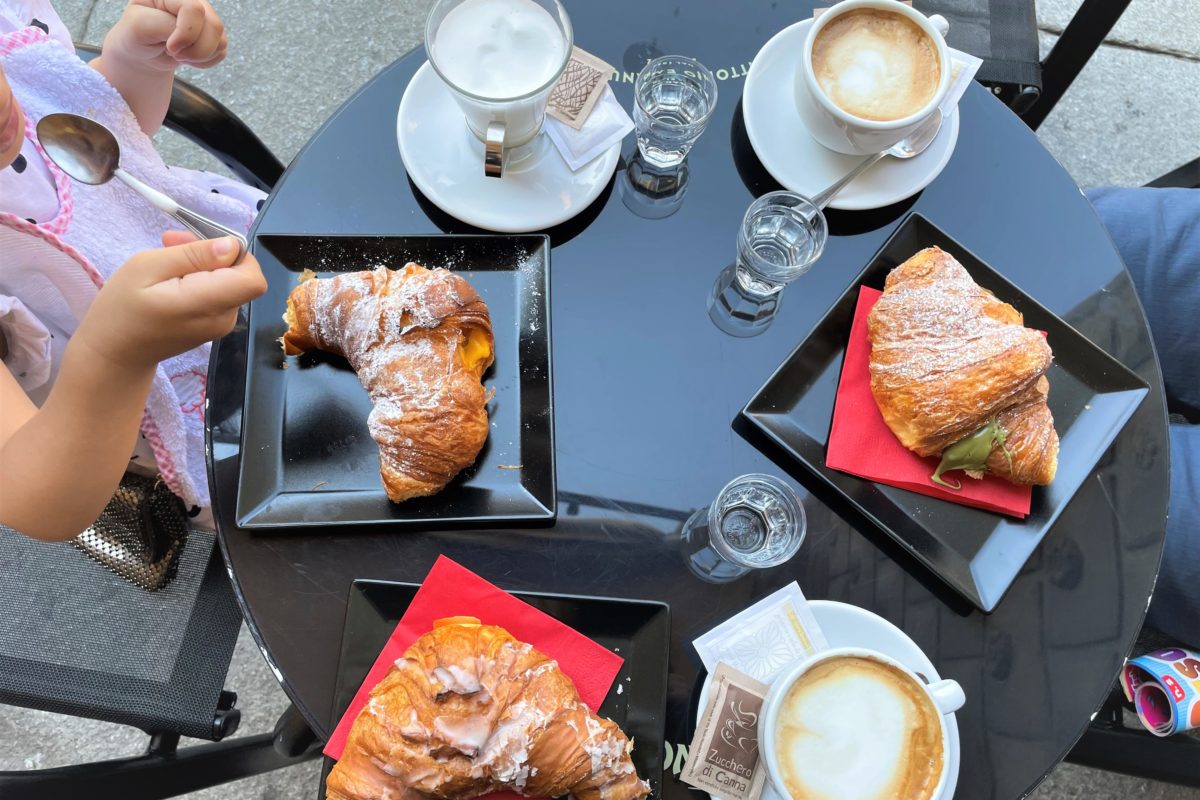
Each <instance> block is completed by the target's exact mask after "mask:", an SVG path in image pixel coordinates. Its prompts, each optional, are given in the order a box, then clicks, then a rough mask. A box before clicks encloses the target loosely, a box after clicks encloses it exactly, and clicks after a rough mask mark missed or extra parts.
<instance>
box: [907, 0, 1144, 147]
mask: <svg viewBox="0 0 1200 800" xmlns="http://www.w3.org/2000/svg"><path fill="white" fill-rule="evenodd" d="M915 5H916V7H917V8H919V9H920V10H921V11H923V12H925V13H926V14H941V15H942V16H944V17H945V18H946V19H947V20H949V21H950V33H949V35H948V36H947V41H948V42H949V44H950V45H951V46H952V47H955V48H958V49H959V50H962V51H964V52H967V53H971V54H972V55H975V56H978V57H979V58H982V59H983V65H982V66H981V67H980V68H979V72H978V74H977V75H976V80H978V81H980V82H981V83H983V84H984V85H986V86H988V87H990V88H991V89H992V91H993V92H995V93H996V94H997V96H999V97H1000V98H1001V99H1002V100H1003V101H1004V102H1005V103H1007V104H1008V105H1009V107H1011V108H1012V109H1013V111H1015V112H1016V113H1017V114H1019V115H1020V116H1021V118H1022V119H1024V120H1025V122H1026V123H1028V124H1029V127H1031V128H1033V129H1034V130H1036V129H1037V127H1038V126H1039V125H1041V124H1042V122H1043V121H1044V120H1045V119H1046V116H1047V115H1048V114H1049V113H1050V110H1051V109H1053V108H1054V106H1055V104H1057V103H1058V101H1059V100H1060V99H1062V96H1063V94H1064V93H1065V92H1066V91H1067V88H1068V87H1069V86H1070V85H1071V83H1072V82H1073V81H1074V80H1075V78H1076V76H1078V75H1079V72H1080V70H1082V69H1083V66H1084V64H1086V63H1087V62H1088V59H1090V58H1091V57H1092V54H1093V53H1095V52H1096V49H1097V48H1098V47H1099V46H1100V43H1101V42H1103V41H1104V37H1105V36H1107V35H1108V32H1109V31H1110V30H1112V27H1113V25H1115V24H1116V22H1117V20H1118V19H1120V17H1121V14H1122V13H1124V11H1125V8H1126V7H1127V6H1128V5H1129V0H1083V3H1082V5H1080V7H1079V10H1078V11H1077V12H1076V13H1075V16H1074V17H1073V18H1072V19H1071V22H1070V24H1069V25H1067V27H1066V29H1065V30H1064V31H1063V32H1062V35H1061V36H1060V37H1059V38H1058V41H1057V42H1056V43H1055V44H1054V47H1053V49H1052V50H1051V51H1050V53H1049V54H1048V55H1047V56H1046V58H1045V59H1042V58H1041V57H1040V56H1039V48H1038V29H1037V15H1036V13H1035V8H1034V0H916V3H915Z"/></svg>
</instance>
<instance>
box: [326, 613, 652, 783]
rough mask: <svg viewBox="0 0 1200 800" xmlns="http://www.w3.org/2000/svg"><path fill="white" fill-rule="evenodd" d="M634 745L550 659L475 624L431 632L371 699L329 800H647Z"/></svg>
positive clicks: (456, 623)
mask: <svg viewBox="0 0 1200 800" xmlns="http://www.w3.org/2000/svg"><path fill="white" fill-rule="evenodd" d="M630 746H631V745H630V742H629V740H628V739H627V738H625V734H624V733H622V732H621V729H620V728H618V727H617V725H616V724H615V723H613V722H612V721H610V720H607V719H602V718H600V717H597V716H596V715H595V714H593V713H592V712H591V711H590V710H589V709H588V708H587V706H585V705H584V704H583V701H582V700H580V699H579V693H578V692H577V691H576V690H575V684H573V683H572V682H571V679H570V678H568V677H567V676H566V675H565V674H563V672H562V670H560V669H559V668H558V664H557V662H555V661H553V660H551V659H550V658H548V657H547V656H545V655H543V654H542V653H540V652H539V651H537V650H535V649H534V648H533V647H532V646H531V645H529V644H526V643H524V642H520V641H518V640H516V639H514V638H513V636H512V635H511V634H510V633H509V632H508V631H506V630H504V629H503V628H499V627H496V626H494V625H483V624H481V623H480V621H479V620H478V619H475V618H474V617H451V618H448V619H441V620H438V621H437V622H435V623H433V630H431V631H429V632H428V633H426V634H425V635H424V636H422V637H420V638H419V639H417V641H416V642H414V643H413V645H412V646H411V647H409V648H408V650H407V651H405V653H404V658H402V659H400V660H399V661H397V662H396V664H395V666H394V667H392V668H391V670H389V671H388V674H387V676H386V677H384V679H383V680H382V681H381V682H380V683H379V685H377V686H376V687H375V688H374V689H373V690H372V691H371V696H370V700H368V701H367V705H365V706H363V709H362V711H361V712H359V715H358V718H357V719H356V720H355V721H354V726H353V727H352V728H351V729H350V736H349V738H347V740H346V747H345V749H344V750H343V751H342V757H341V759H340V760H339V761H338V763H337V765H336V766H335V767H334V768H333V771H332V772H330V773H329V778H328V780H327V781H326V797H327V798H329V800H384V798H387V799H388V800H430V799H431V798H437V800H467V798H472V797H477V796H478V795H482V794H487V793H489V792H493V791H497V790H501V789H509V790H513V791H517V792H520V793H521V794H524V795H528V796H531V797H561V796H563V795H567V794H569V795H571V797H573V798H575V800H641V798H644V797H645V796H646V795H647V794H649V793H650V787H649V785H648V784H647V783H646V782H645V781H643V780H640V779H639V778H638V776H637V773H636V772H635V770H634V768H633V762H632V761H631V760H630V758H629V749H630Z"/></svg>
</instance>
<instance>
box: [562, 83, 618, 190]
mask: <svg viewBox="0 0 1200 800" xmlns="http://www.w3.org/2000/svg"><path fill="white" fill-rule="evenodd" d="M632 130H633V120H632V119H630V118H629V114H627V113H625V109H623V108H621V104H620V103H618V102H617V98H616V96H615V95H614V94H613V90H612V87H611V86H610V87H608V88H607V89H605V90H604V94H603V95H601V97H600V99H599V100H598V101H596V107H595V108H593V109H592V113H591V114H589V115H588V118H587V121H586V122H584V123H583V127H582V128H580V129H579V130H575V129H574V128H572V127H571V126H570V125H565V124H563V123H562V122H559V121H558V120H556V119H554V118H553V117H550V116H547V117H546V135H547V136H549V137H550V141H552V142H554V146H555V147H556V148H558V152H559V154H560V155H562V157H563V161H566V162H567V166H568V167H570V168H571V171H572V172H574V171H576V170H578V169H579V168H580V167H582V166H584V165H585V164H587V163H589V162H590V161H591V160H592V159H594V158H595V157H596V156H598V155H600V154H601V153H603V152H604V151H605V150H607V149H608V148H610V147H612V146H613V145H614V144H616V143H617V142H619V141H621V140H622V139H624V138H625V137H626V136H627V135H628V134H629V132H630V131H632Z"/></svg>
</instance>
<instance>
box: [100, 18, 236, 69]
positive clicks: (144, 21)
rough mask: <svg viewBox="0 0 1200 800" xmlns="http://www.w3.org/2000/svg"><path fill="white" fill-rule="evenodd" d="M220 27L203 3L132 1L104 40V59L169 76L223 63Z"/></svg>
mask: <svg viewBox="0 0 1200 800" xmlns="http://www.w3.org/2000/svg"><path fill="white" fill-rule="evenodd" d="M228 45H229V40H228V38H227V37H226V36H225V25H224V24H223V23H222V22H221V19H220V17H218V16H217V12H216V11H214V10H213V8H212V6H210V5H209V4H208V2H207V0H131V2H130V3H129V5H128V6H126V7H125V13H124V14H122V15H121V19H120V20H118V22H117V24H116V25H114V26H113V27H112V30H110V31H109V32H108V35H107V36H105V37H104V57H105V58H108V59H113V58H117V59H121V60H123V61H126V62H128V63H140V64H144V65H145V66H147V67H150V68H151V69H155V70H161V71H165V72H172V71H174V70H175V68H176V67H178V66H179V65H181V64H186V65H188V66H191V67H200V68H202V69H204V68H208V67H212V66H215V65H217V64H219V63H220V62H221V61H222V60H223V59H224V58H225V51H226V49H227V48H228Z"/></svg>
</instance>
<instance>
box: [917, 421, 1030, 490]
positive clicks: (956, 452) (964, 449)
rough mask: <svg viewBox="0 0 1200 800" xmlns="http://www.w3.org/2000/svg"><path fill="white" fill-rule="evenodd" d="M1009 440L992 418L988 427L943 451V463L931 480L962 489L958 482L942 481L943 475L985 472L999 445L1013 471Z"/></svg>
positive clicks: (1006, 433) (939, 465) (950, 487)
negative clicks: (993, 450)
mask: <svg viewBox="0 0 1200 800" xmlns="http://www.w3.org/2000/svg"><path fill="white" fill-rule="evenodd" d="M1007 439H1008V432H1007V431H1005V430H1004V428H1002V427H1000V423H998V422H997V421H996V420H995V418H992V420H991V421H989V422H988V424H987V425H984V426H983V427H982V428H980V429H979V430H977V431H975V432H974V433H972V434H971V435H970V436H968V437H967V438H965V439H960V440H959V441H957V442H955V443H954V444H952V445H950V446H949V447H947V448H946V449H945V450H944V451H942V462H941V463H940V464H938V468H937V469H936V470H935V471H934V473H933V475H931V476H930V480H932V481H933V482H934V483H937V484H941V485H942V486H945V487H947V488H949V489H961V488H962V484H961V483H958V482H957V481H956V482H954V483H951V482H949V481H945V480H942V473H944V472H953V471H954V470H956V469H961V470H967V471H976V472H983V471H984V470H985V469H986V468H987V460H988V456H990V455H991V454H992V449H993V448H995V447H996V446H997V445H999V446H1000V449H1001V450H1003V451H1004V457H1005V458H1007V459H1008V466H1009V468H1010V469H1011V467H1012V452H1011V451H1010V450H1009V449H1008V445H1007V444H1005V442H1006V441H1007Z"/></svg>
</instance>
